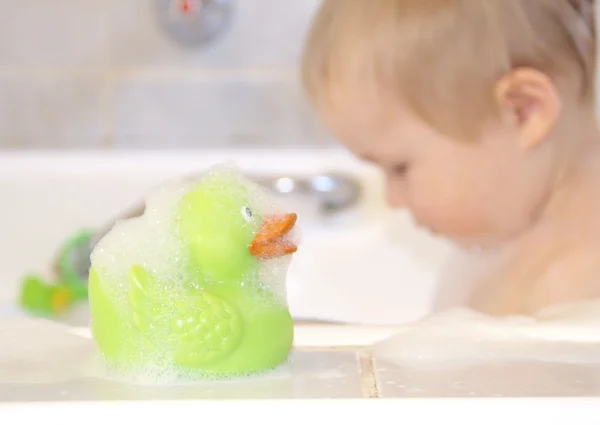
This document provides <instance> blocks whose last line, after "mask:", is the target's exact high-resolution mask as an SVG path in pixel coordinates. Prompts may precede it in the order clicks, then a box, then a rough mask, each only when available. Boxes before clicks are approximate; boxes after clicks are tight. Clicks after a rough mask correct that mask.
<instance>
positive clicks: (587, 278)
mask: <svg viewBox="0 0 600 425" xmlns="http://www.w3.org/2000/svg"><path fill="white" fill-rule="evenodd" d="M592 9H593V3H592V2H591V1H569V0H323V1H322V4H321V6H320V8H319V10H318V11H317V14H316V16H315V19H314V22H313V24H312V27H311V29H310V32H309V34H308V38H307V40H306V46H305V51H304V55H303V62H302V74H303V83H304V86H305V89H306V91H307V93H308V95H309V96H310V99H311V100H312V101H313V103H314V105H315V108H316V109H317V111H318V112H319V114H320V116H321V118H322V120H323V122H324V123H325V124H326V125H327V127H328V128H329V129H330V130H331V132H332V133H333V134H334V135H335V136H336V138H337V140H339V141H340V142H341V143H343V144H344V145H345V146H346V147H347V148H348V149H349V150H350V151H352V152H353V153H354V154H355V155H357V156H358V157H360V158H363V159H365V160H367V161H370V162H372V163H374V164H376V165H377V166H378V167H379V168H380V169H381V170H382V172H383V173H384V174H385V177H386V186H387V198H388V201H389V204H390V205H391V206H394V207H399V208H408V209H409V210H410V211H411V213H412V214H413V216H414V218H415V221H416V222H417V223H418V224H420V225H421V226H423V227H425V228H427V229H429V230H430V231H431V232H433V233H435V234H439V235H442V236H445V237H447V238H449V239H451V240H452V241H454V242H455V243H456V244H458V245H460V246H462V247H465V248H467V249H470V248H473V247H477V248H478V249H479V250H482V251H484V252H485V253H486V261H487V263H486V267H485V268H484V272H482V273H480V274H479V275H477V279H476V282H474V286H473V288H472V290H471V291H470V292H469V293H468V294H467V296H466V298H465V299H464V303H465V304H466V305H468V306H470V307H472V308H475V309H477V310H480V311H482V312H484V313H488V314H493V315H510V314H532V313H534V312H535V311H538V310H539V309H541V308H544V307H547V306H551V305H555V304H561V303H569V302H575V301H579V300H585V299H589V298H594V297H599V296H600V135H599V132H598V129H597V125H596V119H595V111H594V97H595V96H594V94H595V42H594V40H595V30H594V28H595V26H594V19H593V13H592V12H593V11H592ZM490 259H491V260H490ZM474 266H475V265H474ZM407 284H410V283H407Z"/></svg>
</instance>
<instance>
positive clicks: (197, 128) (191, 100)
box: [115, 77, 325, 147]
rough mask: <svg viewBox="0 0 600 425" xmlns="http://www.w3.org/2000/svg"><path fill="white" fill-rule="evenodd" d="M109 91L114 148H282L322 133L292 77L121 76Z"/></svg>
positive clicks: (313, 139)
mask: <svg viewBox="0 0 600 425" xmlns="http://www.w3.org/2000/svg"><path fill="white" fill-rule="evenodd" d="M115 94H116V107H115V109H116V116H115V122H116V144H117V145H119V146H165V147H175V146H195V145H223V144H226V145H238V144H239V145H248V144H252V145H265V144H270V145H273V144H274V145H278V146H282V145H290V144H298V143H318V142H319V141H320V140H321V139H323V138H324V137H325V135H324V133H323V132H322V130H321V128H320V127H319V126H318V125H317V123H316V120H315V118H314V115H313V112H312V111H311V109H310V108H309V107H308V106H307V104H306V101H305V100H304V98H303V97H302V95H301V94H300V92H299V90H298V87H297V84H296V83H295V80H291V81H287V80H286V81H272V80H268V79H267V80H265V79H260V78H256V79H254V78H247V79H235V78H234V79H227V78H216V79H204V78H193V77H189V78H183V77H180V78H164V79H156V78H146V79H127V80H122V81H120V82H119V83H118V84H117V87H116V88H115Z"/></svg>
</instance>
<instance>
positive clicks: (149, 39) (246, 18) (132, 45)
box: [110, 0, 319, 68]
mask: <svg viewBox="0 0 600 425" xmlns="http://www.w3.org/2000/svg"><path fill="white" fill-rule="evenodd" d="M110 1H111V4H112V8H113V11H112V12H113V17H112V19H111V25H112V26H111V31H112V33H113V34H112V37H113V43H114V58H113V59H114V63H115V65H117V66H126V67H131V66H142V65H148V66H159V67H179V66H196V67H197V66H201V67H211V68H287V67H292V66H295V65H296V64H297V59H298V55H299V52H300V48H301V45H302V41H303V38H304V34H305V32H306V29H307V27H308V24H309V22H310V19H311V17H312V15H313V13H314V11H315V8H316V6H317V5H318V3H319V0H294V1H288V0H233V3H234V7H235V8H234V15H233V20H232V22H231V25H230V27H229V29H228V30H227V31H226V32H224V33H223V34H222V36H220V37H219V38H218V39H217V40H215V42H214V43H210V44H207V45H203V46H199V47H198V48H192V49H190V48H182V47H180V46H179V45H178V44H176V43H175V42H173V40H172V39H171V38H170V35H169V34H168V33H165V32H164V31H163V30H162V28H161V27H160V26H159V25H158V24H157V22H158V18H157V15H156V14H157V9H156V8H155V0H127V1H126V2H125V1H122V0H110ZM162 1H164V0H162Z"/></svg>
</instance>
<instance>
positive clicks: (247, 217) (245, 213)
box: [242, 207, 252, 221]
mask: <svg viewBox="0 0 600 425" xmlns="http://www.w3.org/2000/svg"><path fill="white" fill-rule="evenodd" d="M242 217H244V220H246V221H250V220H251V219H252V210H251V209H250V208H249V207H242Z"/></svg>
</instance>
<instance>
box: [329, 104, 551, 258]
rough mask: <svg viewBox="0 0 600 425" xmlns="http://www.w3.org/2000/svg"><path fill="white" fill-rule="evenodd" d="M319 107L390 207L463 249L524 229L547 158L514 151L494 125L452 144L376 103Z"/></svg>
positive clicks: (538, 196)
mask: <svg viewBox="0 0 600 425" xmlns="http://www.w3.org/2000/svg"><path fill="white" fill-rule="evenodd" d="M339 105H340V106H337V107H335V108H333V107H322V108H319V110H320V112H321V115H322V118H323V120H324V122H325V124H326V125H327V126H328V127H329V129H330V130H331V131H332V133H333V134H334V135H335V136H336V138H337V139H338V140H339V141H340V142H341V143H343V144H344V145H345V146H346V147H347V148H348V149H349V150H350V151H352V152H353V153H354V154H355V155H357V156H358V157H360V158H363V159H365V160H367V161H370V162H372V163H374V164H376V165H377V166H379V168H380V169H381V170H382V171H383V173H384V175H385V178H386V191H387V200H388V203H389V204H390V206H392V207H397V208H408V209H409V210H410V211H411V213H412V215H413V217H414V219H415V221H416V222H417V223H418V224H419V225H421V226H423V227H425V228H427V229H429V230H430V231H431V232H433V233H435V234H438V235H443V236H446V237H448V238H450V239H453V240H454V241H455V242H457V243H458V244H460V245H463V246H479V247H492V246H494V245H498V244H502V243H504V242H506V241H507V240H508V239H510V238H513V237H515V236H516V235H518V234H519V233H520V232H521V231H523V230H524V229H526V228H527V227H529V226H531V225H532V224H533V222H534V220H535V218H536V215H537V213H538V211H539V207H540V206H541V205H542V204H543V202H544V201H545V199H546V196H547V193H548V190H549V187H548V183H549V178H548V176H549V173H550V162H551V161H550V158H549V155H545V154H543V152H542V153H536V154H535V155H532V154H531V153H530V152H527V151H525V150H524V149H522V148H520V147H519V143H518V142H517V135H518V134H517V128H516V126H513V125H511V124H510V123H509V122H507V123H498V124H497V125H494V126H491V127H490V128H488V129H486V130H485V131H484V134H483V135H482V137H481V139H480V140H479V141H477V142H461V141H456V140H452V139H450V138H448V137H446V136H444V135H442V134H440V133H438V132H436V131H435V130H433V129H432V128H431V127H429V126H428V125H426V124H424V123H423V122H421V121H420V120H418V119H416V118H415V117H414V116H413V115H412V114H411V113H409V112H408V111H407V110H405V109H403V108H401V107H398V105H393V104H392V103H389V104H385V103H384V102H381V101H373V102H368V101H365V99H360V101H356V102H348V101H346V102H340V103H339Z"/></svg>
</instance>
